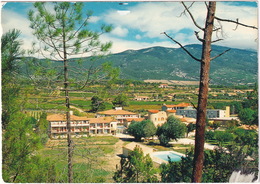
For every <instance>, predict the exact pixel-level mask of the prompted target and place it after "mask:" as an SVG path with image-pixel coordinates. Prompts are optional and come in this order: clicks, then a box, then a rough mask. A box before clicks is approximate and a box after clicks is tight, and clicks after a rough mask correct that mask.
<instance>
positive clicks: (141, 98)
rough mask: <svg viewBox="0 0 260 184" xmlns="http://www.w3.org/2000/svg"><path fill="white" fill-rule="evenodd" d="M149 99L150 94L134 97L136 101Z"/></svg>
mask: <svg viewBox="0 0 260 184" xmlns="http://www.w3.org/2000/svg"><path fill="white" fill-rule="evenodd" d="M149 99H150V97H148V96H135V98H134V100H136V101H147V100H149Z"/></svg>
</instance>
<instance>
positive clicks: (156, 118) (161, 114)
mask: <svg viewBox="0 0 260 184" xmlns="http://www.w3.org/2000/svg"><path fill="white" fill-rule="evenodd" d="M167 117H168V116H167V113H166V112H165V111H159V110H149V111H148V119H149V120H150V121H152V122H153V124H154V126H155V127H157V126H161V125H162V124H164V123H165V122H166V121H167Z"/></svg>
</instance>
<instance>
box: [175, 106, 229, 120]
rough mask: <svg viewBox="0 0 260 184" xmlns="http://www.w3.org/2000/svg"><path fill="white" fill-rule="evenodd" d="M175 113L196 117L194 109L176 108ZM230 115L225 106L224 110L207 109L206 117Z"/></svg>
mask: <svg viewBox="0 0 260 184" xmlns="http://www.w3.org/2000/svg"><path fill="white" fill-rule="evenodd" d="M176 115H181V116H184V117H189V118H197V110H196V109H177V110H176ZM229 116H230V108H229V107H226V110H221V109H207V118H208V119H212V118H224V117H229Z"/></svg>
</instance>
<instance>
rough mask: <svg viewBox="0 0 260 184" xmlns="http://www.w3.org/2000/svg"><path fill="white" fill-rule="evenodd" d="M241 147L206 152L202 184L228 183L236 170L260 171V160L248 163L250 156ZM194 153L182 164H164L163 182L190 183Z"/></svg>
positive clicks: (162, 171)
mask: <svg viewBox="0 0 260 184" xmlns="http://www.w3.org/2000/svg"><path fill="white" fill-rule="evenodd" d="M242 150H243V149H242V148H241V147H240V146H236V145H231V146H228V147H227V149H223V148H221V147H219V148H217V149H215V150H207V151H205V160H204V163H203V165H204V167H203V175H202V182H203V183H215V182H228V181H229V178H230V176H231V174H232V172H233V171H234V170H241V171H242V172H243V173H247V174H248V173H250V172H255V173H257V171H258V166H257V164H258V159H255V160H254V161H248V160H246V159H245V158H246V157H247V156H248V154H246V153H244V152H243V151H242ZM193 157H194V156H193V151H190V152H187V153H186V157H182V160H181V161H180V162H169V163H168V164H162V165H161V166H160V168H161V177H162V182H167V183H180V182H188V183H189V182H190V181H191V179H190V178H191V175H192V162H193Z"/></svg>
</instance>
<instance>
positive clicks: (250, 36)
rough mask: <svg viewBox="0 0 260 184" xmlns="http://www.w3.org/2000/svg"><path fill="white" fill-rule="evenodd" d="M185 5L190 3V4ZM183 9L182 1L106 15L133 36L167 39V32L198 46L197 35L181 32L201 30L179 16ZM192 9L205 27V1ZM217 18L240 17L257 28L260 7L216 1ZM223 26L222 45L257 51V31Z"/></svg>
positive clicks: (132, 8)
mask: <svg viewBox="0 0 260 184" xmlns="http://www.w3.org/2000/svg"><path fill="white" fill-rule="evenodd" d="M186 3H187V4H190V3H189V2H186ZM183 10H184V8H183V6H182V5H181V4H180V3H179V2H150V3H139V4H138V5H137V6H135V7H129V11H131V13H129V14H127V15H124V16H118V14H117V13H116V12H115V11H109V12H106V14H105V17H104V20H105V21H106V22H107V23H109V24H114V25H116V26H123V27H127V28H128V30H129V34H131V29H132V30H139V31H140V32H141V33H142V34H143V36H144V37H147V38H159V39H162V40H165V39H166V38H165V37H164V36H163V35H161V34H160V33H161V32H167V33H169V34H171V36H172V37H173V38H175V39H177V38H178V39H180V40H178V41H180V42H181V43H183V42H187V41H188V40H189V41H191V42H190V43H197V42H198V41H197V40H196V37H195V36H194V35H187V34H186V35H185V34H183V33H182V32H181V31H180V30H182V29H191V30H196V31H197V30H198V28H197V27H195V26H194V24H193V22H192V20H191V19H190V17H189V15H188V13H187V12H186V16H185V15H182V16H181V17H180V15H181V13H182V12H183ZM190 10H191V11H192V13H193V15H194V18H195V20H196V22H197V23H198V24H199V25H201V26H202V27H203V26H204V24H205V17H206V8H205V4H204V2H196V3H195V4H193V6H192V7H191V9H190ZM216 15H217V16H219V17H221V18H228V19H232V20H236V19H237V18H239V21H240V22H244V23H246V24H249V25H255V26H256V25H257V17H258V16H257V8H255V7H244V6H243V7H242V6H234V5H229V4H226V3H221V2H217V9H216ZM215 23H216V25H217V23H218V22H217V21H216V22H215ZM221 25H222V26H223V31H224V35H226V37H224V39H225V42H219V43H218V44H219V45H221V44H224V45H226V46H230V47H237V48H253V49H256V43H255V39H256V38H257V36H258V35H257V31H256V30H253V29H250V28H244V27H241V26H239V27H238V29H237V30H236V31H234V30H233V29H234V28H235V27H236V26H235V25H234V24H232V23H221ZM135 32H136V31H135ZM137 38H140V37H139V36H138V37H137ZM214 39H217V37H214ZM140 41H141V40H140ZM234 43H236V44H234Z"/></svg>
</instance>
